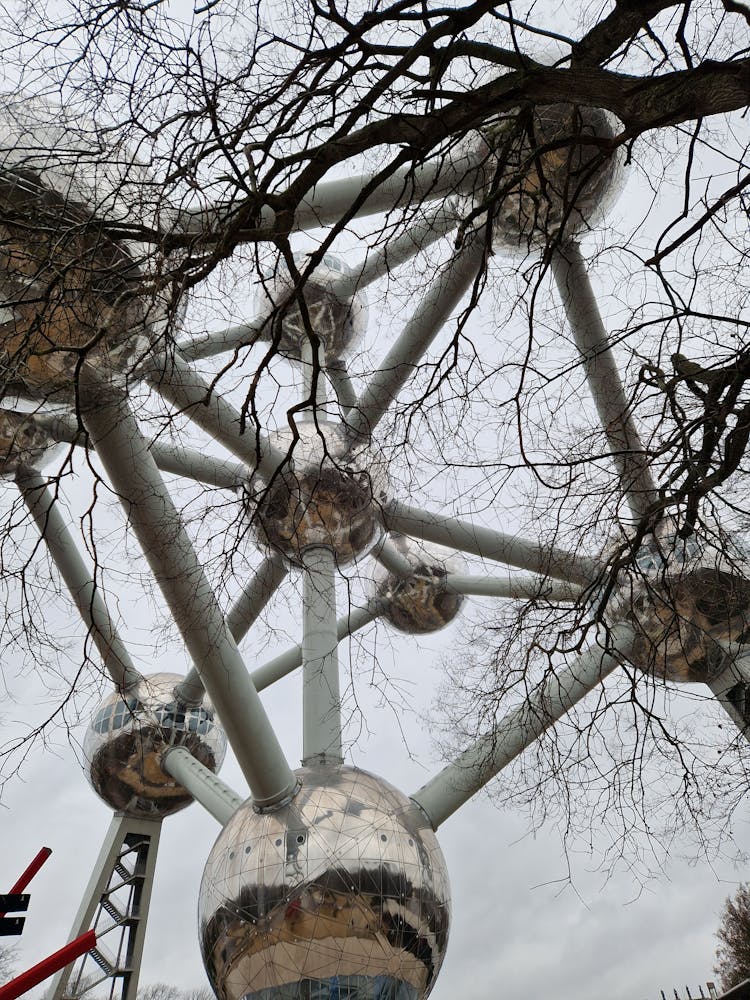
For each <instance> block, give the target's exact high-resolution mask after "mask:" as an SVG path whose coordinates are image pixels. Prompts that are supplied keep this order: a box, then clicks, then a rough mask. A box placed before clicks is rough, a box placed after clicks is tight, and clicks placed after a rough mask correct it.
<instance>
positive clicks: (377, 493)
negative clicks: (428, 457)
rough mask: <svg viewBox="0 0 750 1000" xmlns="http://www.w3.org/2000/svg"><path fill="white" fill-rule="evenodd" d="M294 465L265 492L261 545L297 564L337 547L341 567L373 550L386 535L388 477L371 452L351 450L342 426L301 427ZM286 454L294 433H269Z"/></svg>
mask: <svg viewBox="0 0 750 1000" xmlns="http://www.w3.org/2000/svg"><path fill="white" fill-rule="evenodd" d="M297 429H298V432H299V440H298V441H297V442H296V444H295V446H294V450H293V452H292V458H291V461H290V462H288V463H287V464H286V465H285V466H284V468H283V470H282V472H281V473H280V474H279V475H278V476H277V477H276V479H275V480H274V481H273V482H272V483H271V485H270V487H268V489H267V490H264V492H263V494H262V498H261V501H260V503H259V504H258V507H257V511H256V512H255V525H256V530H257V532H258V537H259V539H260V541H261V542H262V543H264V544H266V545H269V546H271V548H274V549H278V550H280V551H281V552H282V553H283V554H284V555H285V556H286V557H287V558H288V559H290V560H292V561H293V562H299V560H300V556H301V553H302V552H303V551H304V550H305V549H307V548H310V547H312V546H315V545H321V546H326V547H329V548H331V549H333V552H334V555H335V556H336V560H337V562H338V563H339V565H344V564H346V563H348V562H351V560H352V559H356V558H357V557H358V556H360V555H362V554H363V553H365V552H367V551H369V549H370V548H371V547H372V546H373V545H374V544H375V542H376V541H378V539H379V538H380V537H381V534H382V530H383V529H382V523H381V516H380V509H381V507H382V505H383V504H384V503H385V502H386V499H387V497H386V490H387V477H386V475H385V471H384V463H383V461H382V459H379V457H378V456H376V455H375V454H374V453H373V451H372V449H371V448H367V447H357V448H352V449H349V448H348V447H347V441H346V434H345V432H344V429H343V427H342V426H341V425H340V424H334V423H327V422H319V423H318V425H317V426H316V425H315V424H314V423H312V422H300V423H298V424H297ZM270 439H271V443H272V444H273V445H274V446H275V447H276V448H278V449H279V450H280V451H281V452H283V453H284V455H287V454H288V453H289V449H290V448H291V446H292V432H291V430H283V431H277V432H276V433H274V434H272V435H270Z"/></svg>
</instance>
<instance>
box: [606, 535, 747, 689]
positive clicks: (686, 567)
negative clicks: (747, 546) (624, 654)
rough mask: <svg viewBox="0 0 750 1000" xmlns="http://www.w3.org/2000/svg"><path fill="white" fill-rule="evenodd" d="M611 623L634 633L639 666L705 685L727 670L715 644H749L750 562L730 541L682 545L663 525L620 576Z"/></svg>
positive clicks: (609, 613)
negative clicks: (629, 627) (624, 624)
mask: <svg viewBox="0 0 750 1000" xmlns="http://www.w3.org/2000/svg"><path fill="white" fill-rule="evenodd" d="M607 616H608V618H609V620H611V621H612V622H617V621H626V622H628V623H629V624H632V625H634V626H635V629H636V644H635V653H634V655H633V657H632V662H633V664H634V665H635V666H637V667H639V668H640V669H642V670H646V671H649V672H654V673H656V674H658V675H660V676H662V677H664V678H665V679H666V680H670V681H702V682H704V683H705V682H706V681H708V680H710V679H711V678H712V677H714V676H715V675H716V674H718V673H721V671H722V669H723V667H724V659H725V654H724V652H723V650H722V649H721V647H719V646H718V645H717V642H716V640H721V641H723V642H730V641H733V642H750V561H749V560H748V557H747V554H746V552H744V551H742V550H741V549H740V548H739V547H738V546H737V545H736V544H735V545H732V544H729V543H728V541H727V540H722V542H721V544H719V542H718V540H714V541H709V540H708V539H705V538H700V537H699V536H697V535H695V534H694V535H691V536H690V537H689V538H680V537H679V535H678V534H677V529H676V525H675V524H674V522H672V521H670V520H665V521H663V522H662V523H661V524H660V525H659V527H658V528H657V530H656V534H655V535H651V536H649V537H648V538H647V539H646V541H645V542H644V544H643V545H642V547H641V549H640V551H639V553H638V555H637V557H636V560H635V566H634V567H633V568H630V569H627V570H625V571H623V572H622V574H621V577H620V580H619V583H618V588H617V590H616V592H615V593H614V594H613V595H612V598H611V599H610V602H609V607H608V609H607Z"/></svg>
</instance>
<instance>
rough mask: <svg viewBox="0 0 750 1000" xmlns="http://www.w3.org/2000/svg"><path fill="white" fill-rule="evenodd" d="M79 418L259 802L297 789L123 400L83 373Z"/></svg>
mask: <svg viewBox="0 0 750 1000" xmlns="http://www.w3.org/2000/svg"><path fill="white" fill-rule="evenodd" d="M82 383H83V384H82V399H83V403H84V423H85V425H86V428H87V430H88V432H89V434H90V435H91V439H92V441H93V443H94V446H95V448H96V452H97V455H98V456H99V458H100V459H101V461H102V463H103V465H104V467H105V469H106V470H107V474H108V476H109V479H110V482H111V484H112V486H113V488H114V489H115V490H116V491H117V493H118V494H119V496H120V500H121V501H122V504H123V506H124V508H125V510H126V512H127V514H128V518H129V520H130V523H131V525H132V527H133V530H134V531H135V533H136V536H137V537H138V540H139V542H140V544H141V548H142V549H143V553H144V555H145V556H146V558H147V559H148V562H149V564H150V566H151V570H152V572H153V574H154V576H155V578H156V581H157V583H158V584H159V587H160V588H161V590H162V593H163V594H164V598H165V600H166V602H167V604H168V605H169V608H170V611H171V612H172V615H173V616H174V620H175V622H176V624H177V627H178V628H179V629H180V632H181V634H182V637H183V640H184V642H185V645H186V646H187V649H188V651H189V653H190V656H191V658H192V660H193V663H194V664H195V666H196V668H197V670H198V673H199V674H200V677H201V679H202V681H203V683H204V685H205V688H206V691H207V692H208V694H209V697H210V698H211V700H212V702H213V703H214V706H215V708H216V711H217V712H218V714H219V717H220V718H221V721H222V723H223V725H224V728H225V730H226V733H227V738H228V740H229V742H230V744H231V746H232V748H233V750H234V752H235V755H236V757H237V760H238V763H239V765H240V767H241V769H242V773H243V774H244V775H245V778H246V779H247V782H248V784H249V786H250V789H251V790H252V793H253V798H254V799H255V801H256V803H257V805H258V806H259V807H270V806H273V805H275V804H277V803H279V802H281V801H283V800H284V799H286V798H287V797H288V796H289V795H290V794H292V793H293V791H294V788H295V787H296V781H295V777H294V774H293V773H292V771H291V769H290V767H289V765H288V763H287V761H286V758H285V757H284V753H283V751H282V749H281V746H280V745H279V741H278V739H277V738H276V734H275V733H274V731H273V729H272V727H271V723H270V722H269V720H268V717H267V715H266V713H265V710H264V709H263V705H262V704H261V701H260V699H259V697H258V694H257V691H256V690H255V687H254V686H253V684H252V681H251V680H250V677H249V675H248V673H247V670H246V668H245V664H244V663H243V661H242V657H241V656H240V653H239V651H238V649H237V645H236V643H235V641H234V639H233V638H232V636H231V634H230V632H229V629H228V628H227V625H226V622H225V621H224V617H223V615H222V614H221V609H220V608H219V605H218V603H217V601H216V597H215V595H214V593H213V591H212V590H211V587H210V585H209V582H208V580H207V579H206V575H205V573H204V572H203V568H202V566H201V565H200V563H199V561H198V559H197V557H196V554H195V552H194V550H193V547H192V544H191V542H190V539H189V537H188V535H187V532H186V531H185V528H184V526H183V524H182V521H181V519H180V516H179V514H178V513H177V510H176V509H175V507H174V504H173V503H172V499H171V497H170V496H169V493H168V491H167V490H166V488H165V486H164V483H163V481H162V479H161V476H160V475H159V471H158V469H157V468H156V464H155V463H154V460H153V458H152V457H151V455H150V454H149V451H148V446H147V443H146V441H145V440H144V439H143V437H142V436H141V434H140V431H139V430H138V426H137V424H136V422H135V419H134V418H133V415H132V413H131V412H130V408H129V406H128V404H127V400H126V399H125V397H124V396H119V395H118V394H117V393H116V392H114V390H113V388H112V387H111V386H109V385H107V384H106V383H100V382H98V381H97V380H96V378H95V376H94V375H93V373H91V372H85V373H83V374H82Z"/></svg>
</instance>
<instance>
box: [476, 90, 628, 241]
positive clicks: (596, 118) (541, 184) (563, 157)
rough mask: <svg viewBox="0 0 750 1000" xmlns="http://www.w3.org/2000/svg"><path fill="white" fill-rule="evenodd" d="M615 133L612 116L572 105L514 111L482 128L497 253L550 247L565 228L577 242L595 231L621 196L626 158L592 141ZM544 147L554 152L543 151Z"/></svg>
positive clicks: (484, 167) (488, 196)
mask: <svg viewBox="0 0 750 1000" xmlns="http://www.w3.org/2000/svg"><path fill="white" fill-rule="evenodd" d="M616 131H617V129H616V127H615V123H614V119H613V117H612V116H611V115H610V114H609V113H608V112H606V111H603V110H601V109H599V108H587V107H581V106H575V105H572V104H549V105H543V106H540V107H537V108H534V109H533V111H532V110H528V111H522V112H515V113H514V114H512V115H511V116H510V117H508V118H505V119H503V120H502V121H500V122H497V123H494V124H492V125H489V126H487V127H486V128H485V129H483V131H482V142H483V144H484V148H485V151H486V152H485V157H486V158H485V161H484V164H483V167H482V174H483V176H484V178H485V182H486V184H487V185H488V189H487V190H486V191H485V197H487V198H488V200H489V201H490V203H491V204H492V209H491V211H492V218H493V230H492V235H493V242H494V244H495V246H496V247H497V248H498V249H502V248H506V249H514V248H518V247H519V246H526V245H528V243H529V242H534V243H544V242H546V241H547V240H550V239H553V238H555V237H558V236H559V234H560V232H561V231H562V230H563V228H564V230H565V235H566V236H568V237H571V236H573V235H575V233H577V232H578V231H579V230H581V229H590V228H592V227H593V226H595V225H596V224H597V222H598V221H599V220H600V219H601V218H602V217H603V215H604V213H605V212H606V209H607V208H608V207H609V205H610V203H611V201H612V200H613V196H614V195H615V194H616V191H617V188H618V186H619V185H618V184H617V180H618V177H619V174H620V168H621V157H620V156H619V155H617V154H616V153H615V154H612V153H609V152H608V151H606V150H603V149H602V148H601V146H598V145H596V143H595V142H594V143H592V142H591V140H592V139H593V140H596V139H605V140H606V139H611V138H612V137H613V136H614V135H615V134H616ZM545 147H554V148H548V149H546V151H544V152H541V153H538V152H537V150H539V149H545ZM495 191H497V192H498V194H497V197H496V199H495V198H494V197H493V195H492V193H491V192H495Z"/></svg>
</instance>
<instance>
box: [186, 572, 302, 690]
mask: <svg viewBox="0 0 750 1000" xmlns="http://www.w3.org/2000/svg"><path fill="white" fill-rule="evenodd" d="M288 572H289V566H288V564H287V563H286V562H285V561H284V559H283V558H282V557H281V556H280V555H279V553H278V552H273V553H272V554H271V555H269V556H267V557H266V558H265V559H264V560H263V562H262V563H261V564H260V566H259V567H258V569H257V570H256V572H255V574H254V576H253V578H252V580H251V581H250V583H249V584H248V585H247V587H245V589H244V591H243V592H242V593H241V594H240V596H239V597H238V598H237V600H236V601H235V603H234V605H233V607H232V608H230V610H229V614H228V615H227V619H226V621H227V628H228V629H229V631H230V633H231V636H232V638H233V639H234V641H235V642H236V643H240V642H241V641H242V640H243V639H244V637H245V636H246V635H247V633H248V632H249V631H250V628H251V627H252V626H253V624H254V623H255V621H256V620H257V618H258V615H259V614H260V613H261V611H262V610H263V608H265V606H266V605H267V604H268V602H269V601H270V599H271V598H272V597H273V595H274V593H275V592H276V589H277V588H278V586H279V584H280V583H281V582H282V580H284V578H285V577H286V575H287V573H288ZM174 695H175V698H176V699H177V700H178V701H181V702H184V703H185V704H187V705H191V704H196V703H197V702H199V701H200V700H201V698H202V697H203V681H202V680H201V678H200V675H199V673H198V671H197V670H196V669H195V667H193V668H191V670H189V671H188V673H187V674H186V675H185V679H184V680H183V681H181V682H180V683H179V684H178V685H177V687H176V688H175V689H174Z"/></svg>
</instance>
